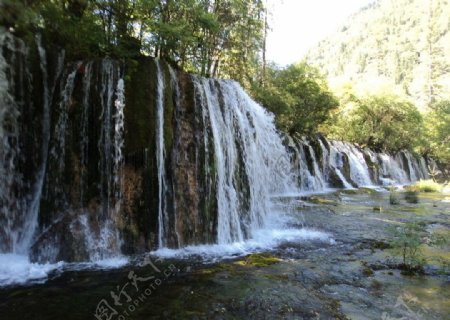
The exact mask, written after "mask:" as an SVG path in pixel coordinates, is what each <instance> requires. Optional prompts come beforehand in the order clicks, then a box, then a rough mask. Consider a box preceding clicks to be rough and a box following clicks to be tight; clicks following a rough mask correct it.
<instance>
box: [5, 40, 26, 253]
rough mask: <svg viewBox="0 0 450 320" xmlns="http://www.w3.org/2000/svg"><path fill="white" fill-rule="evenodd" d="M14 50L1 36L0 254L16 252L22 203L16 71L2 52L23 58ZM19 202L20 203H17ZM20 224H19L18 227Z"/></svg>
mask: <svg viewBox="0 0 450 320" xmlns="http://www.w3.org/2000/svg"><path fill="white" fill-rule="evenodd" d="M18 44H19V48H18V49H16V44H15V41H14V39H13V38H12V37H11V36H10V35H9V34H8V33H0V102H1V108H0V218H1V220H0V221H1V227H0V228H1V229H0V230H1V231H0V240H1V242H0V251H1V252H9V251H12V252H15V251H17V247H18V245H19V243H18V242H19V241H20V240H19V232H20V229H21V223H20V221H17V219H18V217H20V211H21V210H23V201H20V200H19V199H17V198H16V195H15V189H16V188H17V186H19V185H21V184H22V181H21V175H20V173H19V172H17V171H16V167H17V162H18V157H19V156H20V147H19V123H18V121H19V118H20V108H19V105H18V103H17V102H16V101H15V99H14V97H13V96H12V95H11V93H10V92H12V91H13V90H14V89H15V82H14V75H15V70H14V69H13V67H12V66H11V65H10V64H8V62H7V61H6V59H5V57H4V54H5V53H4V51H6V50H10V51H11V52H12V55H13V57H12V60H13V61H15V60H17V59H20V55H25V54H26V51H25V47H24V45H23V43H21V42H18ZM18 200H19V201H18ZM18 224H19V225H18Z"/></svg>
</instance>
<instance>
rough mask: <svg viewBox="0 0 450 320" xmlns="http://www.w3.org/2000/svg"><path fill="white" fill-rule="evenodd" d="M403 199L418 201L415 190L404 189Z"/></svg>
mask: <svg viewBox="0 0 450 320" xmlns="http://www.w3.org/2000/svg"><path fill="white" fill-rule="evenodd" d="M405 200H406V202H408V203H419V196H418V194H417V191H414V190H407V191H405Z"/></svg>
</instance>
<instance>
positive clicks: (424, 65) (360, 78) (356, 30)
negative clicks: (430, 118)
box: [307, 0, 450, 110]
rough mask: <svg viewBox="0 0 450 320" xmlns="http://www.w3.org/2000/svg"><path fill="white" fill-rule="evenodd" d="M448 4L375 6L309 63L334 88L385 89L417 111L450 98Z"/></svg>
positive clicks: (441, 0) (315, 51)
mask: <svg viewBox="0 0 450 320" xmlns="http://www.w3.org/2000/svg"><path fill="white" fill-rule="evenodd" d="M449 12H450V2H449V1H445V0H433V1H429V2H427V3H426V4H425V3H421V2H420V1H412V0H397V1H376V2H375V1H374V2H373V4H372V5H371V6H370V7H368V8H364V9H361V10H360V11H359V12H357V13H355V14H354V15H352V16H351V17H349V19H348V20H347V22H346V23H345V26H344V27H343V28H340V29H339V30H337V31H336V32H335V33H334V34H331V35H330V36H329V37H328V38H326V39H324V40H323V41H321V42H320V43H319V44H318V45H317V46H316V47H315V48H312V49H311V50H310V52H309V53H308V55H307V59H308V62H310V63H312V64H313V65H316V66H318V67H320V69H321V71H323V72H324V73H325V74H326V75H327V77H328V78H329V79H330V80H333V82H335V81H336V82H341V81H351V82H352V83H353V84H354V85H355V86H358V87H359V88H361V89H367V90H369V91H372V90H374V89H377V87H378V86H380V85H381V86H388V87H389V88H392V89H394V90H395V91H397V92H401V93H402V94H403V95H404V96H407V97H409V98H411V99H412V100H413V101H414V103H415V104H416V105H417V106H418V107H419V109H420V110H425V109H426V108H427V106H428V105H429V103H431V102H433V101H435V100H437V99H443V98H446V99H449V98H450V72H449V70H450V58H449V55H448V54H447V52H448V44H449V43H450V24H449V23H448V13H449Z"/></svg>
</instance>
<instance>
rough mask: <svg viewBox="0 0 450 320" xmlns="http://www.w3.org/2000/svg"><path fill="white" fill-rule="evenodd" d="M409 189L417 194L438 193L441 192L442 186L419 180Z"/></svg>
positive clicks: (433, 182)
mask: <svg viewBox="0 0 450 320" xmlns="http://www.w3.org/2000/svg"><path fill="white" fill-rule="evenodd" d="M411 187H412V189H413V190H417V191H419V192H440V191H441V190H442V185H440V184H439V183H437V182H435V181H433V180H419V181H417V182H416V183H414V184H413V185H412V186H411Z"/></svg>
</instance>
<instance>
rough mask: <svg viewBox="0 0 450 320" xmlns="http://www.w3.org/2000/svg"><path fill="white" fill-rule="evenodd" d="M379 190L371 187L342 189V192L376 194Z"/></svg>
mask: <svg viewBox="0 0 450 320" xmlns="http://www.w3.org/2000/svg"><path fill="white" fill-rule="evenodd" d="M376 192H377V191H376V190H374V189H371V188H358V189H344V190H340V191H339V193H342V194H375V193H376Z"/></svg>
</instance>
